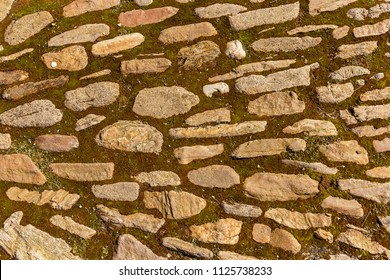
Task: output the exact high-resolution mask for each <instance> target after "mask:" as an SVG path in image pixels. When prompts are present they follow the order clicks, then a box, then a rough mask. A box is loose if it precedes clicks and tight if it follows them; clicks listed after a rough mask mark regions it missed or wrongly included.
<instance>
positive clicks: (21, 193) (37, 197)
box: [6, 187, 80, 210]
mask: <svg viewBox="0 0 390 280" xmlns="http://www.w3.org/2000/svg"><path fill="white" fill-rule="evenodd" d="M6 195H7V197H8V198H9V199H11V200H13V201H25V202H27V203H33V204H35V205H38V206H41V205H44V204H46V203H48V204H49V205H50V207H51V208H54V209H57V210H69V209H71V208H72V207H73V205H74V204H75V203H76V202H77V201H78V200H79V199H80V196H79V195H78V194H72V193H69V192H67V191H65V190H58V191H52V190H44V191H43V192H41V193H40V192H38V191H29V190H27V189H20V188H18V187H12V188H9V189H8V190H7V192H6Z"/></svg>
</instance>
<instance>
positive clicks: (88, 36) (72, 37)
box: [47, 23, 110, 47]
mask: <svg viewBox="0 0 390 280" xmlns="http://www.w3.org/2000/svg"><path fill="white" fill-rule="evenodd" d="M108 34H110V27H109V26H108V25H107V24H103V23H95V24H85V25H81V26H79V27H77V28H75V29H72V30H69V31H65V32H64V33H61V34H59V35H57V36H54V37H53V38H51V39H50V40H49V41H48V42H47V45H48V46H49V47H58V46H64V45H71V44H79V43H86V42H95V41H96V40H97V39H98V38H99V37H102V36H106V35H108Z"/></svg>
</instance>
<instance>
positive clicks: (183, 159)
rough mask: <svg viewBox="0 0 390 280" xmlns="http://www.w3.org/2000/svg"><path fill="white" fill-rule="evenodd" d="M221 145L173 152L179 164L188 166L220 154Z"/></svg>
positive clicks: (200, 146) (191, 147)
mask: <svg viewBox="0 0 390 280" xmlns="http://www.w3.org/2000/svg"><path fill="white" fill-rule="evenodd" d="M223 151H224V147H223V144H216V145H208V146H202V145H195V146H184V147H180V148H176V149H175V150H174V151H173V152H174V155H175V158H177V160H178V162H179V163H180V164H188V163H190V162H192V161H194V160H202V159H207V158H211V157H215V156H217V155H220V154H222V153H223Z"/></svg>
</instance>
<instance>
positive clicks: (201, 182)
mask: <svg viewBox="0 0 390 280" xmlns="http://www.w3.org/2000/svg"><path fill="white" fill-rule="evenodd" d="M187 177H188V179H189V181H190V182H191V183H193V184H195V185H198V186H202V187H205V188H222V189H227V188H231V187H233V186H234V185H237V184H239V183H240V176H239V175H238V174H237V172H236V171H234V169H233V168H231V167H230V166H226V165H210V166H206V167H201V168H199V169H196V170H191V171H190V172H188V174H187Z"/></svg>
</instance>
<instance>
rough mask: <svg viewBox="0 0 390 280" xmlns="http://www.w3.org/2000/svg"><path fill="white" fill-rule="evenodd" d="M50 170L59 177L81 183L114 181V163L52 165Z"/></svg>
mask: <svg viewBox="0 0 390 280" xmlns="http://www.w3.org/2000/svg"><path fill="white" fill-rule="evenodd" d="M50 169H51V170H52V172H53V173H54V174H56V175H57V176H59V177H62V178H65V179H68V180H74V181H80V182H90V181H104V180H110V179H112V176H113V174H114V163H112V162H108V163H52V164H50Z"/></svg>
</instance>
